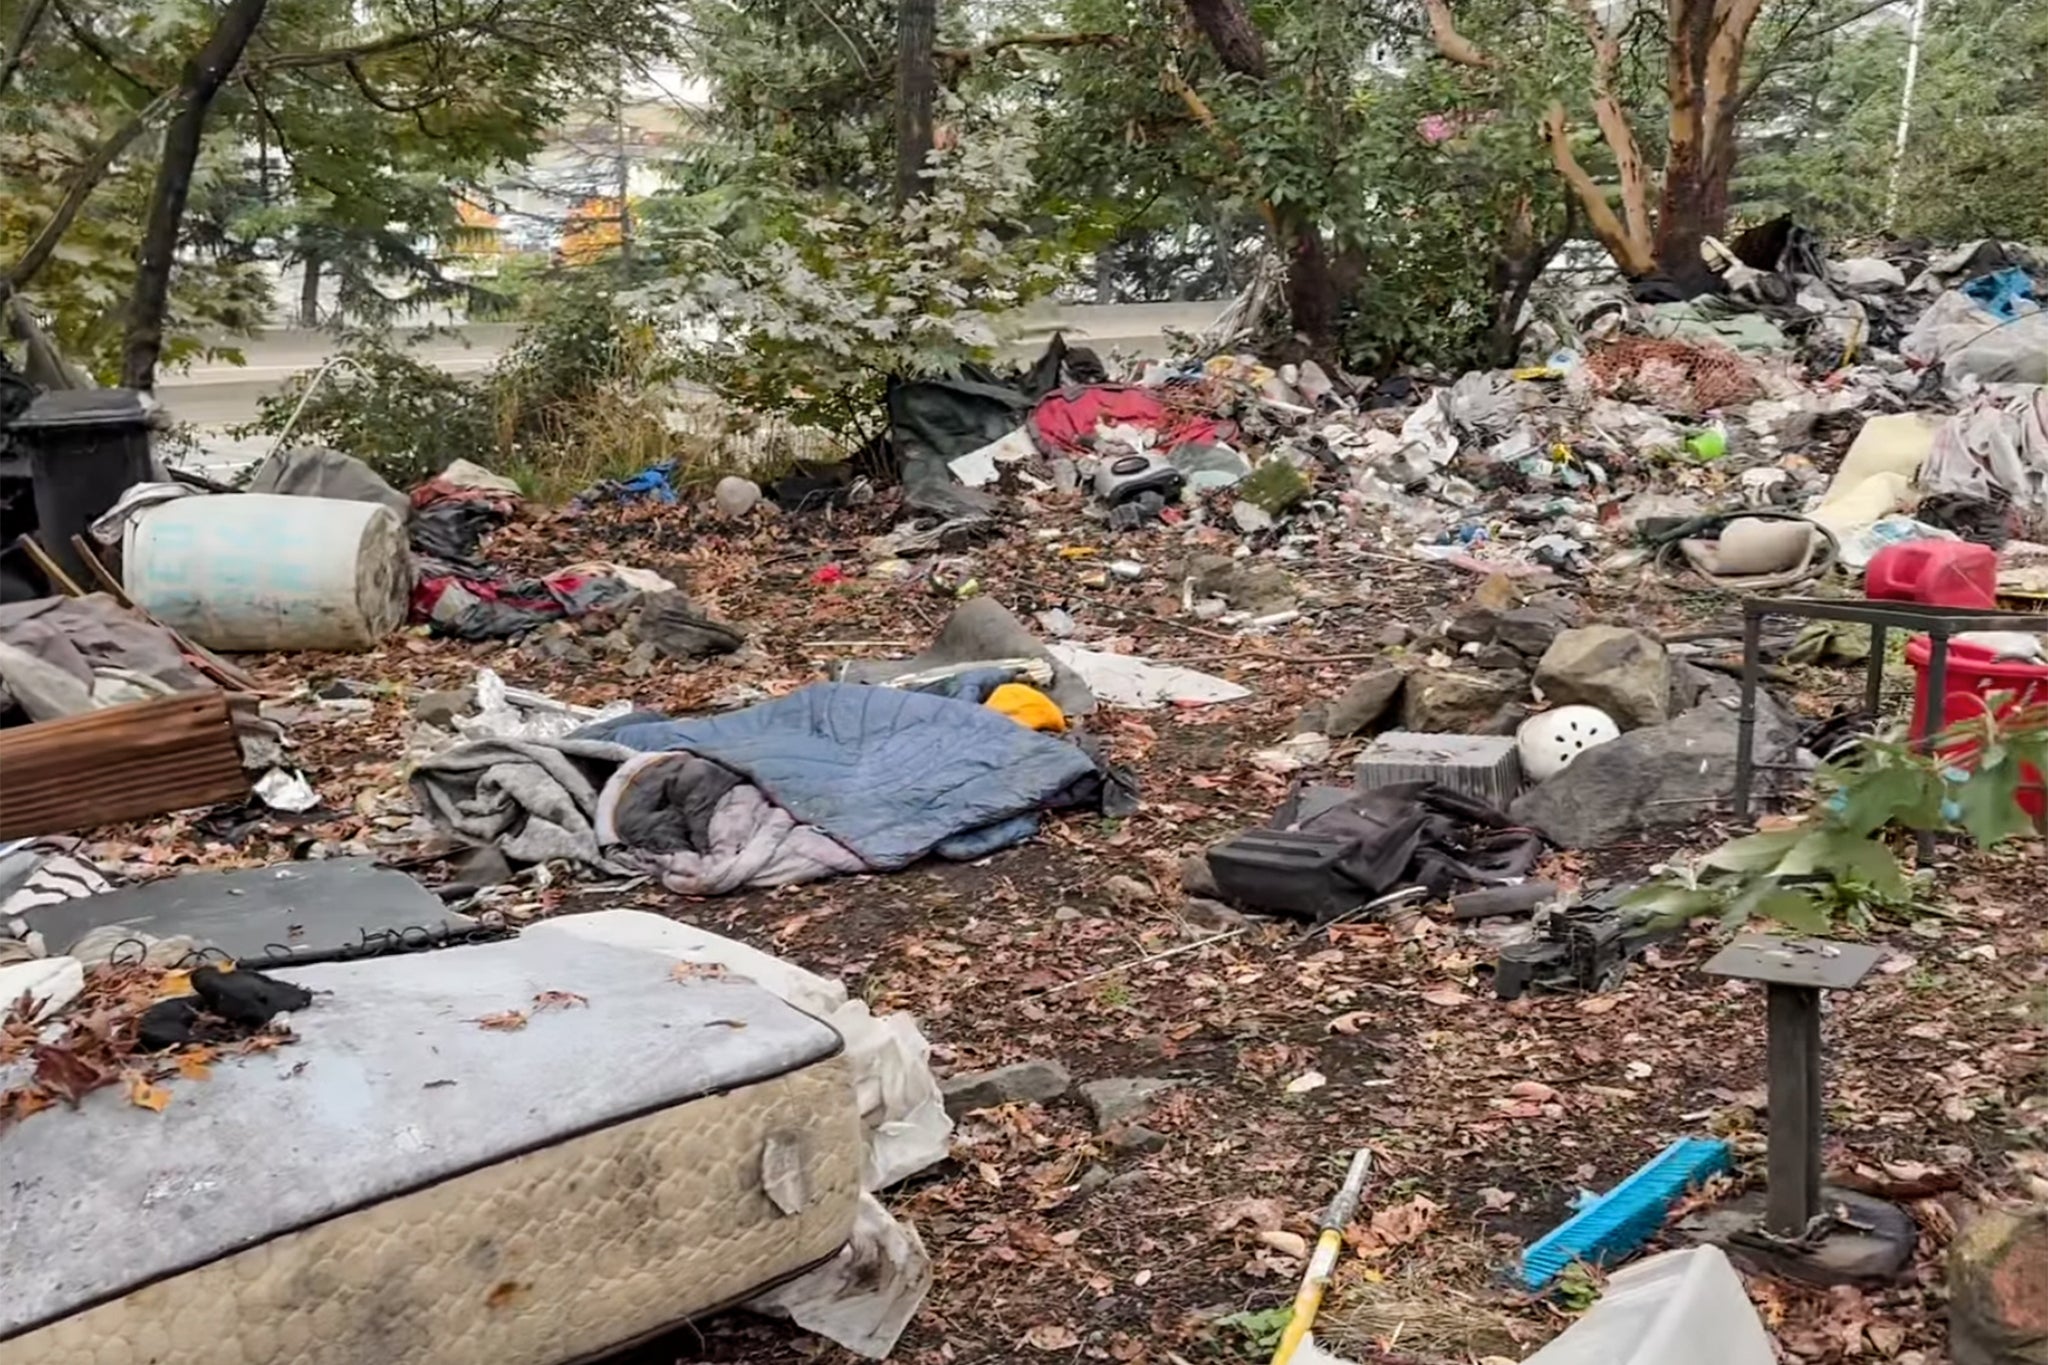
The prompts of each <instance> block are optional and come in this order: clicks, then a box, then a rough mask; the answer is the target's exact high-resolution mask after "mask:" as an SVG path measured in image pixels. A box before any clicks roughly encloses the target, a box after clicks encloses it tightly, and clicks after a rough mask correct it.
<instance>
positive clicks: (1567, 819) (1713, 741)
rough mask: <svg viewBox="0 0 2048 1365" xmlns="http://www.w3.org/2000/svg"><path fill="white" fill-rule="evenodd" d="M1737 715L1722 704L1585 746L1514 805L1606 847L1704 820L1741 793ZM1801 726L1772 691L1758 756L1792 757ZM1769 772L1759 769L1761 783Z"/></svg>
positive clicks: (1565, 840) (1553, 830) (1761, 714)
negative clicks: (1737, 790)
mask: <svg viewBox="0 0 2048 1365" xmlns="http://www.w3.org/2000/svg"><path fill="white" fill-rule="evenodd" d="M1735 738H1736V713H1735V712H1734V710H1732V709H1731V708H1729V707H1725V706H1722V705H1720V704H1719V703H1717V702H1708V703H1707V704H1705V705H1704V706H1696V707H1694V708H1693V709H1692V710H1690V711H1687V712H1686V713H1685V714H1684V715H1682V716H1680V717H1679V718H1678V719H1676V720H1674V721H1671V722H1670V723H1669V724H1666V725H1652V726H1647V727H1644V728H1642V729H1637V730H1631V731H1629V732H1628V733H1627V734H1624V735H1623V736H1622V737H1621V738H1619V739H1616V740H1610V741H1609V742H1607V743H1605V744H1600V745H1596V746H1594V747H1593V748H1591V749H1588V750H1586V751H1585V752H1584V753H1582V754H1580V755H1579V756H1578V757H1577V758H1575V759H1573V760H1572V762H1571V765H1570V766H1569V767H1567V768H1565V769H1564V771H1562V772H1560V773H1558V774H1557V775H1555V776H1554V777H1552V778H1550V779H1549V780H1548V781H1545V782H1543V783H1540V784H1539V785H1537V786H1535V787H1532V788H1530V789H1529V790H1528V791H1526V792H1524V793H1522V795H1521V796H1520V797H1519V798H1517V799H1516V801H1515V803H1514V804H1513V805H1512V806H1510V807H1509V808H1508V815H1509V817H1510V818H1512V819H1513V820H1514V821H1515V823H1517V824H1522V825H1533V826H1534V827H1535V828H1537V829H1539V830H1541V831H1542V832H1543V833H1544V834H1545V835H1547V836H1548V837H1549V838H1550V840H1551V841H1552V842H1553V843H1556V844H1560V845H1562V846H1563V847H1565V848H1604V847H1606V846H1607V845H1609V844H1615V843H1621V842H1623V841H1625V840H1628V839H1632V838H1635V837H1637V836H1639V835H1642V834H1645V833H1648V832H1649V831H1651V830H1656V829H1671V828H1676V827H1679V826H1686V825H1697V824H1698V823H1699V822H1700V821H1701V820H1703V819H1705V818H1706V817H1707V816H1708V815H1710V814H1713V813H1714V812H1715V810H1716V808H1718V807H1722V806H1725V805H1726V804H1727V802H1728V801H1729V799H1730V798H1731V797H1732V796H1733V795H1734V792H1735ZM1797 743H1798V730H1797V728H1796V727H1795V726H1794V725H1793V723H1792V721H1791V720H1790V719H1789V718H1788V717H1787V716H1786V715H1785V713H1784V711H1782V710H1781V709H1780V708H1779V707H1778V705H1777V703H1776V702H1774V701H1773V700H1771V698H1770V697H1769V696H1768V695H1764V694H1759V695H1758V698H1757V720H1756V761H1757V763H1758V764H1759V765H1764V764H1772V763H1786V762H1789V761H1790V760H1791V758H1792V754H1793V750H1794V748H1795V746H1796V745H1797ZM1768 776H1769V773H1768V771H1766V770H1764V769H1762V768H1760V769H1759V771H1758V773H1757V787H1758V790H1759V791H1760V792H1761V791H1764V790H1766V789H1767V787H1768V783H1767V782H1766V781H1765V779H1766V778H1767V777H1768Z"/></svg>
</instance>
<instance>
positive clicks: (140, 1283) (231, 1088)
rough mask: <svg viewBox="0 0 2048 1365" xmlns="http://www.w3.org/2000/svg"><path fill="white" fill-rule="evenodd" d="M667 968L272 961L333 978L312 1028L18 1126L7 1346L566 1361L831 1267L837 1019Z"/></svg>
mask: <svg viewBox="0 0 2048 1365" xmlns="http://www.w3.org/2000/svg"><path fill="white" fill-rule="evenodd" d="M672 961H673V959H672V958H670V957H664V956H661V955H658V954H653V953H649V952H645V951H642V950H638V949H632V948H621V947H617V946H613V945H609V944H603V943H595V942H586V941H581V940H577V939H574V938H571V937H568V936H560V935H557V936H550V937H536V938H532V939H512V940H506V941H503V942H497V943H484V944H473V945H468V946H463V947H458V948H449V949H445V950H442V951H438V952H432V953H421V954H417V955H412V956H406V957H398V958H381V959H366V960H361V961H355V962H341V963H327V964H321V965H314V966H303V967H297V968H293V969H290V970H281V971H278V972H276V973H275V975H278V976H281V977H286V978H288V979H291V980H294V981H296V982H298V983H299V984H300V985H303V986H305V987H306V988H308V989H309V990H312V991H314V992H316V996H315V1001H314V1004H313V1005H312V1007H310V1008H309V1009H307V1010H304V1011H302V1012H300V1013H299V1014H297V1015H295V1016H294V1017H293V1020H292V1027H293V1029H294V1031H295V1032H296V1033H297V1034H298V1035H299V1039H298V1041H296V1042H293V1043H289V1044H286V1045H284V1046H282V1047H279V1048H277V1049H275V1050H274V1051H270V1052H263V1053H257V1054H253V1055H250V1056H246V1057H239V1058H235V1059H232V1060H222V1061H218V1062H216V1063H215V1065H214V1067H213V1071H212V1076H211V1078H210V1079H208V1080H205V1081H194V1080H185V1079H175V1080H172V1081H170V1082H168V1083H167V1085H168V1088H169V1089H170V1091H171V1094H172V1100H171V1103H170V1104H169V1105H168V1106H167V1107H166V1108H165V1109H164V1110H163V1112H162V1113H154V1112H151V1111H150V1110H147V1109H142V1108H138V1107H135V1106H133V1105H130V1104H128V1103H127V1102H126V1100H125V1097H124V1096H123V1095H122V1093H121V1091H120V1089H119V1087H113V1088H108V1089H103V1090H99V1091H95V1092H93V1093H92V1094H91V1095H89V1096H87V1097H86V1101H85V1103H84V1104H83V1105H81V1107H80V1108H79V1109H77V1110H75V1111H74V1110H68V1109H64V1108H61V1107H60V1108H56V1109H49V1110H44V1111H42V1112H40V1113H37V1114H35V1115H32V1116H31V1117H29V1118H28V1119H26V1120H24V1121H23V1122H21V1123H20V1124H19V1125H17V1126H16V1127H15V1128H14V1129H12V1130H10V1131H8V1132H7V1133H5V1134H4V1135H0V1165H4V1167H5V1179H6V1183H7V1193H6V1197H5V1199H4V1200H0V1285H5V1287H6V1290H5V1293H4V1295H0V1365H28V1362H32V1361H33V1362H37V1363H38V1365H58V1363H60V1362H90V1363H91V1365H130V1363H131V1362H132V1363H133V1365H143V1363H144V1362H148V1365H188V1362H189V1365H238V1363H239V1362H247V1365H341V1362H348V1363H349V1365H369V1363H370V1362H377V1363H378V1365H384V1363H386V1362H392V1363H396V1362H411V1361H419V1362H429V1361H431V1362H437V1365H438V1363H439V1362H468V1361H476V1362H490V1365H522V1363H523V1362H533V1363H534V1365H553V1362H559V1361H565V1360H572V1359H577V1358H581V1357H585V1356H589V1355H592V1354H596V1353H598V1352H601V1351H602V1350H604V1349H605V1348H607V1347H609V1346H613V1345H616V1344H619V1343H623V1342H627V1341H631V1340H634V1339H637V1338H639V1337H642V1336H645V1335H647V1334H649V1333H651V1332H655V1331H658V1330H660V1329H661V1328H663V1327H666V1326H669V1325H671V1324H674V1323H677V1322H679V1321H681V1320H684V1319H686V1318H689V1317H691V1316H693V1315H696V1314H699V1313H702V1312H705V1311H708V1310H710V1309H712V1308H715V1307H719V1306H722V1305H725V1304H727V1303H731V1302H734V1301H737V1300H740V1299H743V1298H745V1297H748V1296H749V1295H751V1294H752V1293H753V1292H755V1291H757V1290H759V1289H761V1288H763V1287H765V1286H767V1285H769V1284H772V1283H775V1282H776V1281H778V1280H781V1279H783V1278H786V1277H788V1276H790V1275H793V1274H795V1273H797V1272H799V1271H801V1270H803V1269H804V1268H806V1267H808V1266H810V1265H812V1264H815V1263H816V1262H818V1261H820V1260H823V1259H824V1258H826V1257H829V1256H831V1255H832V1254H833V1253H834V1252H835V1251H836V1250H837V1249H838V1248H839V1247H840V1245H841V1244H842V1243H843V1242H844V1241H845V1240H846V1238H847V1236H848V1233H849V1231H850V1230H851V1228H852V1226H853V1223H854V1219H855V1214H856V1208H857V1203H858V1200H859V1197H860V1175H861V1162H862V1145H863V1133H862V1125H861V1121H860V1116H859V1114H858V1112H857V1109H856V1104H855V1102H854V1099H853V1094H854V1091H853V1087H852V1085H851V1083H850V1077H849V1074H848V1069H847V1063H846V1059H845V1057H844V1055H843V1052H842V1047H841V1043H840V1039H839V1037H838V1035H837V1034H836V1033H834V1032H833V1030H832V1029H831V1028H830V1027H828V1026H827V1025H825V1024H823V1023H821V1022H819V1021H818V1020H816V1019H814V1018H812V1017H811V1016H810V1015H807V1014H805V1013H803V1012H801V1011H799V1010H797V1009H795V1008H794V1007H792V1006H790V1005H788V1004H786V1003H784V1002H783V1001H782V1000H780V999H778V998H777V997H775V996H774V995H771V994H770V993H768V992H767V991H764V990H762V989H760V988H759V987H756V986H753V985H751V984H748V983H745V982H742V981H738V980H732V979H719V978H713V977H701V976H693V975H690V974H687V973H685V974H683V975H682V977H681V979H678V978H677V977H676V976H675V975H672V974H671V965H672ZM551 993H552V994H551ZM508 1011H518V1012H520V1013H521V1014H523V1015H524V1017H525V1023H524V1025H523V1027H518V1028H516V1029H507V1028H504V1027H485V1026H484V1024H483V1022H482V1021H484V1020H486V1019H493V1018H494V1017H497V1016H502V1015H504V1014H505V1013H506V1012H508Z"/></svg>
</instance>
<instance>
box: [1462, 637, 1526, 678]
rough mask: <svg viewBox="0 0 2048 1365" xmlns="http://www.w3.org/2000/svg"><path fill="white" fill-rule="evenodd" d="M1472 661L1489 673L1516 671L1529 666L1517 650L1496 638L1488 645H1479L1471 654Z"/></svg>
mask: <svg viewBox="0 0 2048 1365" xmlns="http://www.w3.org/2000/svg"><path fill="white" fill-rule="evenodd" d="M1472 663H1473V665H1474V666H1475V667H1478V668H1483V669H1485V670H1487V671H1488V672H1490V673H1518V672H1520V671H1521V670H1523V669H1525V668H1527V667H1528V666H1529V664H1528V661H1527V660H1526V659H1525V658H1523V656H1522V655H1521V654H1520V653H1519V652H1517V651H1516V650H1515V649H1513V648H1512V647H1510V646H1508V645H1504V644H1502V643H1501V642H1500V641H1498V640H1495V641H1494V642H1493V643H1492V644H1490V645H1481V646H1480V647H1479V651H1478V652H1477V653H1476V654H1474V655H1473V656H1472Z"/></svg>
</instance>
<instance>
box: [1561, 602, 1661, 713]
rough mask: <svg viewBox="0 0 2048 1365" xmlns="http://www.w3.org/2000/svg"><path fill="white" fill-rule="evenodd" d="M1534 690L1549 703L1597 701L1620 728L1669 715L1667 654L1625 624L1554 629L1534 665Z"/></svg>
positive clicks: (1594, 702)
mask: <svg viewBox="0 0 2048 1365" xmlns="http://www.w3.org/2000/svg"><path fill="white" fill-rule="evenodd" d="M1536 690H1537V691H1539V692H1541V693H1542V694H1543V696H1544V698H1545V699H1546V700H1547V701H1549V702H1551V703H1552V704H1553V705H1559V706H1562V705H1569V704H1580V705H1585V706H1597V707H1599V708H1600V709H1601V710H1603V711H1605V712H1606V713H1607V714H1608V715H1610V716H1612V717H1614V723H1615V724H1616V725H1619V726H1620V727H1621V728H1622V729H1623V730H1634V729H1636V728H1638V727H1640V726H1644V725H1660V724H1662V723H1663V722H1664V721H1666V720H1668V719H1670V716H1671V656H1670V655H1668V654H1666V653H1665V652H1664V646H1663V645H1662V644H1661V643H1659V642H1658V641H1656V640H1653V639H1651V638H1650V637H1649V636H1647V635H1645V634H1643V633H1642V632H1641V631H1639V630H1630V629H1628V628H1627V627H1626V626H1579V627H1577V628H1575V629H1572V630H1567V631H1565V632H1563V633H1562V634H1560V635H1559V636H1558V637H1557V639H1556V640H1555V641H1554V642H1553V643H1552V644H1551V646H1550V648H1549V649H1547V650H1545V651H1544V654H1543V661H1542V662H1541V663H1539V664H1538V665H1537V666H1536Z"/></svg>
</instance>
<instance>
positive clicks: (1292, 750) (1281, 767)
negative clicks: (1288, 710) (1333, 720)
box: [1251, 730, 1330, 777]
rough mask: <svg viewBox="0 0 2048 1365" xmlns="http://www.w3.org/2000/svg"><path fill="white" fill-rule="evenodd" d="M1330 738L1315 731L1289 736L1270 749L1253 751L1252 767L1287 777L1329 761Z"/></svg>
mask: <svg viewBox="0 0 2048 1365" xmlns="http://www.w3.org/2000/svg"><path fill="white" fill-rule="evenodd" d="M1329 758H1330V737H1329V736H1328V735H1325V734H1321V733H1318V732H1317V731H1314V730H1304V731H1299V732H1297V733H1295V734H1292V735H1289V736H1288V737H1287V738H1286V739H1284V740H1282V741H1281V742H1280V743H1278V744H1276V745H1274V746H1273V747H1272V748H1270V749H1255V750H1253V751H1252V755H1251V761H1252V766H1253V767H1255V768H1258V769H1260V770H1261V771H1263V772H1269V773H1277V774H1278V775H1280V776H1282V777H1285V776H1286V775H1287V774H1289V773H1298V772H1300V771H1301V770H1302V769H1303V768H1313V767H1317V766H1319V765H1321V764H1323V763H1326V762H1328V761H1329Z"/></svg>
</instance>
